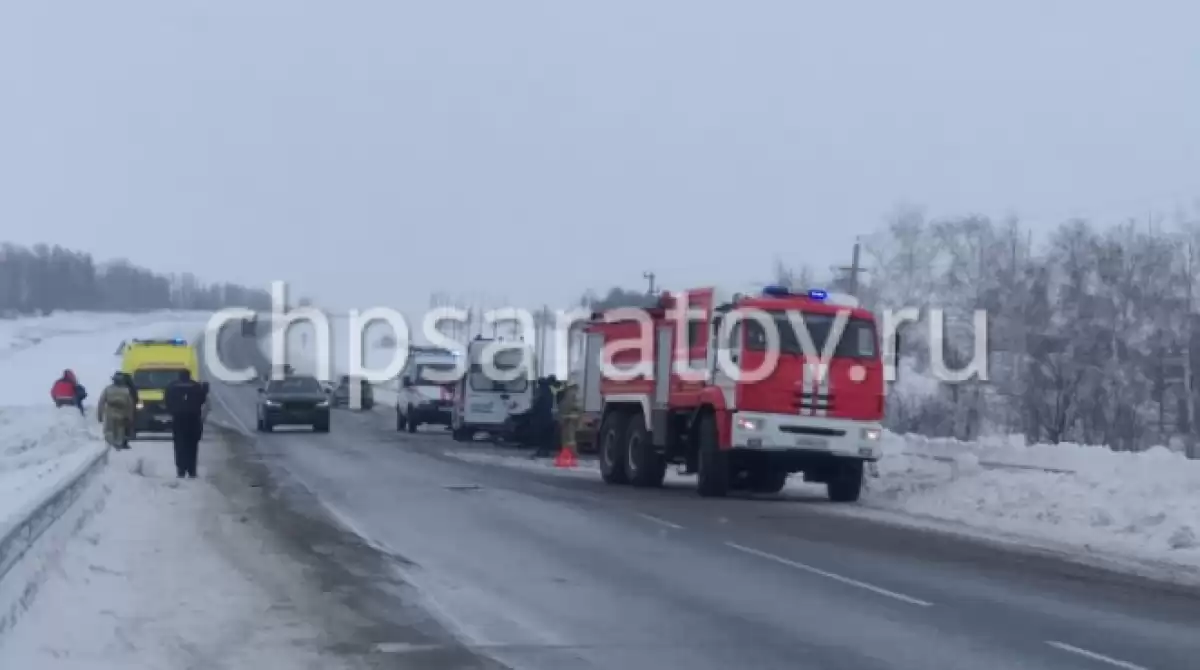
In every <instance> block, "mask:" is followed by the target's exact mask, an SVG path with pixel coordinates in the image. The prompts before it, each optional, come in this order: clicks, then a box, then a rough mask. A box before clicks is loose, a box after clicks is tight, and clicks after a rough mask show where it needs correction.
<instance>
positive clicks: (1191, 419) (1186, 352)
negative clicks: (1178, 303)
mask: <svg viewBox="0 0 1200 670" xmlns="http://www.w3.org/2000/svg"><path fill="white" fill-rule="evenodd" d="M1184 318H1186V319H1187V328H1186V329H1185V330H1184V332H1185V333H1186V335H1185V338H1186V340H1187V341H1185V342H1184V343H1183V392H1184V394H1185V396H1186V397H1187V418H1188V433H1187V437H1186V439H1185V440H1184V449H1185V454H1186V455H1187V457H1188V458H1196V444H1195V443H1196V440H1195V435H1196V399H1195V398H1194V397H1193V396H1192V242H1191V240H1188V248H1187V308H1186V309H1184Z"/></svg>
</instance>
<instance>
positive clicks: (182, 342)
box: [171, 337, 187, 347]
mask: <svg viewBox="0 0 1200 670" xmlns="http://www.w3.org/2000/svg"><path fill="white" fill-rule="evenodd" d="M171 344H174V345H178V346H181V347H182V346H183V345H185V344H187V340H185V339H183V338H182V337H177V338H175V339H173V340H171Z"/></svg>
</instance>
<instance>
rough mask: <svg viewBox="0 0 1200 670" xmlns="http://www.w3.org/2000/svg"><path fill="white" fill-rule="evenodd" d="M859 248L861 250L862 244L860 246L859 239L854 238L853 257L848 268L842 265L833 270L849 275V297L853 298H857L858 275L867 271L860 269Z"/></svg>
mask: <svg viewBox="0 0 1200 670" xmlns="http://www.w3.org/2000/svg"><path fill="white" fill-rule="evenodd" d="M861 248H862V244H861V241H860V239H859V238H857V237H856V238H854V255H853V257H852V259H851V261H850V265H849V266H848V267H847V266H845V265H843V266H841V267H836V268H834V269H835V270H838V271H840V272H846V273H849V277H850V279H849V286H850V295H852V296H855V297H858V275H859V273H860V272H866V271H867V268H864V267H861V266H860V265H859V258H860V252H861Z"/></svg>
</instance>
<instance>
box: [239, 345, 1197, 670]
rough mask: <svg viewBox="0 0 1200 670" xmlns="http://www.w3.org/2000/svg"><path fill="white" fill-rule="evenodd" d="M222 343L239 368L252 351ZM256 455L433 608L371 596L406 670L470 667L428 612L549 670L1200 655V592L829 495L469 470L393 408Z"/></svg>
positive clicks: (1149, 664)
mask: <svg viewBox="0 0 1200 670" xmlns="http://www.w3.org/2000/svg"><path fill="white" fill-rule="evenodd" d="M228 344H229V351H228V353H229V358H230V359H231V360H230V362H237V361H235V360H232V359H234V358H236V357H237V356H243V357H245V359H247V360H248V359H249V358H253V357H255V356H257V355H258V354H257V348H255V347H254V346H253V345H252V344H248V343H245V342H238V341H235V342H230V343H228ZM217 394H218V396H219V398H220V402H219V405H218V411H220V412H222V413H224V414H225V417H224V418H225V419H226V421H228V422H230V423H232V424H234V425H240V426H241V427H243V428H246V427H249V426H252V425H253V407H254V391H253V387H250V386H243V387H238V388H231V387H221V388H218V389H217ZM247 432H248V431H247ZM243 443H244V449H245V453H246V454H248V462H253V464H254V467H258V468H262V473H263V475H264V476H266V477H267V478H269V479H273V480H275V481H279V482H281V483H282V484H283V486H284V487H285V488H287V487H289V486H295V487H297V488H299V489H302V490H303V495H295V496H292V497H291V498H290V499H289V501H288V504H289V505H291V506H293V507H296V508H297V511H300V512H305V511H311V510H304V509H303V507H304V506H312V507H313V508H315V507H316V506H320V507H321V508H323V509H325V510H326V511H329V512H331V514H332V516H334V517H335V518H337V519H338V520H339V521H340V522H341V523H342V524H343V525H344V526H346V527H348V528H350V529H352V530H353V531H354V532H356V533H358V534H359V535H362V536H364V537H368V538H370V539H371V541H372V543H373V545H374V547H375V553H376V556H377V557H378V559H379V561H378V562H377V563H373V564H371V567H369V568H367V567H360V579H361V581H362V582H363V583H365V584H368V585H374V586H375V590H376V591H382V590H383V589H382V586H380V585H383V584H388V583H390V581H391V578H392V577H393V576H394V575H399V576H400V577H401V578H402V579H403V581H404V582H405V583H407V584H409V585H412V586H415V587H416V589H417V590H418V591H419V592H420V594H421V595H422V601H421V602H415V601H414V597H415V596H414V594H413V593H411V592H410V591H409V590H407V589H405V588H403V587H401V588H399V590H398V591H396V593H395V594H394V600H392V601H387V600H384V599H382V596H381V595H379V594H376V595H377V601H376V605H378V606H379V608H378V609H376V610H372V611H373V612H374V613H375V616H376V617H377V619H375V620H374V623H373V625H375V626H377V627H378V637H377V639H379V640H380V641H381V642H382V643H383V644H384V648H386V649H390V650H391V651H394V652H395V653H396V655H397V661H398V662H402V661H401V660H400V659H407V660H411V661H412V662H413V663H412V666H411V667H435V666H434V665H433V664H428V665H426V664H425V663H424V662H423V661H422V659H423V658H424V656H423V655H438V654H441V656H440V658H442V659H443V660H444V663H441V664H439V665H437V666H436V667H470V666H469V665H466V664H468V663H470V662H471V660H470V659H469V658H468V657H467V656H464V655H462V651H463V650H462V649H461V648H460V647H459V646H458V645H456V644H454V643H453V642H451V641H449V639H448V638H447V636H446V635H445V634H444V633H443V632H442V631H438V630H436V629H435V628H432V627H428V626H429V624H428V622H427V623H426V624H424V625H425V626H427V628H425V629H423V630H425V633H423V635H424V636H425V637H420V638H414V637H412V636H411V631H412V629H413V624H412V622H413V620H414V618H416V619H417V620H420V615H419V613H418V612H419V610H420V609H427V610H429V611H432V612H434V613H436V615H437V616H438V618H439V620H440V621H441V623H442V624H443V625H444V626H445V627H446V628H447V629H448V630H449V631H451V632H453V633H454V634H455V635H456V636H457V637H458V639H460V640H461V641H462V642H463V643H465V645H466V646H467V647H468V648H469V649H470V650H471V652H473V654H474V655H476V656H478V657H481V658H484V657H490V658H494V659H497V660H498V661H500V662H502V663H504V664H507V665H510V666H512V667H515V668H535V669H540V668H546V669H548V670H566V669H568V668H622V669H628V670H633V669H638V668H656V669H657V668H662V667H688V668H697V669H706V668H723V669H725V668H730V667H746V668H795V667H806V668H809V667H811V668H831V669H832V668H845V669H847V670H872V669H876V668H878V669H885V668H886V669H908V668H913V669H917V668H920V669H921V670H929V669H932V668H946V669H948V670H958V669H960V668H974V669H985V668H1004V669H1010V668H1016V667H1021V668H1029V669H1034V668H1047V669H1049V668H1055V669H1058V668H1093V669H1095V668H1113V667H1120V668H1126V669H1137V668H1146V669H1147V670H1149V669H1171V668H1180V669H1183V668H1194V667H1195V666H1196V658H1197V656H1198V655H1200V639H1198V638H1197V637H1196V635H1195V624H1196V622H1197V621H1200V595H1198V594H1197V593H1195V592H1185V591H1184V590H1182V589H1180V588H1175V587H1165V586H1159V585H1156V584H1153V583H1149V582H1144V581H1141V580H1138V579H1135V578H1130V577H1121V576H1117V575H1114V574H1110V573H1106V572H1102V571H1100V570H1096V569H1092V568H1087V567H1082V566H1078V565H1074V564H1069V563H1065V562H1063V561H1060V560H1056V559H1053V558H1047V557H1036V556H1032V555H1023V554H1017V553H1010V552H1007V551H1003V550H1000V549H997V548H995V547H991V546H985V545H981V544H977V543H973V542H971V541H969V540H966V539H963V538H954V537H947V536H944V535H935V534H931V533H926V532H921V531H917V530H913V529H905V528H899V527H895V526H889V525H886V524H881V523H877V522H874V521H872V520H869V519H857V518H848V517H846V516H845V515H841V514H830V513H828V511H826V510H824V509H823V508H824V507H826V506H827V505H828V504H827V503H824V502H821V501H818V500H815V499H813V500H804V499H799V500H797V499H792V500H766V499H761V500H752V499H729V500H707V499H701V498H699V497H697V496H696V495H695V493H694V491H693V490H691V489H690V488H687V489H684V488H668V489H665V490H652V491H645V490H633V489H628V488H613V487H607V486H604V485H602V484H601V483H600V482H598V481H596V480H595V479H592V478H588V477H561V476H557V475H555V474H554V473H549V472H538V471H537V470H534V469H514V468H506V467H498V466H496V465H493V464H488V463H472V462H464V461H462V460H461V459H455V458H451V457H448V456H447V455H446V454H445V452H446V451H447V450H449V449H451V448H452V447H451V445H452V443H451V442H450V441H449V440H448V438H446V437H445V436H443V435H441V434H437V433H431V434H418V435H407V434H400V433H397V432H395V430H394V426H393V424H392V421H391V419H390V417H389V416H388V415H387V414H386V413H385V412H378V413H368V414H354V413H350V412H339V413H338V414H337V415H336V416H335V419H334V426H333V432H332V434H330V435H315V434H310V433H277V434H271V435H264V436H257V435H252V434H251V435H250V436H248V437H246V438H245V439H244V441H243ZM480 448H483V447H480ZM360 588H363V589H364V590H368V591H369V590H370V589H369V588H368V587H362V586H360ZM389 607H391V608H392V609H389ZM389 630H390V631H394V632H395V634H394V635H393V638H394V640H395V644H392V645H391V646H388V644H387V638H388V634H387V631H389ZM404 631H408V632H407V633H404V634H403V635H402V634H401V632H404ZM406 635H407V636H408V637H405V636H406ZM400 667H404V666H400Z"/></svg>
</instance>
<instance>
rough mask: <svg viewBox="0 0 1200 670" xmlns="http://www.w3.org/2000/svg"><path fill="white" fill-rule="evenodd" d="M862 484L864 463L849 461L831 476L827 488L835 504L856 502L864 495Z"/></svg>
mask: <svg viewBox="0 0 1200 670" xmlns="http://www.w3.org/2000/svg"><path fill="white" fill-rule="evenodd" d="M862 483H863V465H862V461H847V462H846V463H842V464H840V465H839V467H838V468H837V469H836V470H835V471H834V472H833V473H832V474H831V475H830V478H829V481H828V482H826V484H825V488H826V489H827V491H828V492H829V499H830V500H832V501H833V502H855V501H857V500H858V496H859V494H861V493H862Z"/></svg>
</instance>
